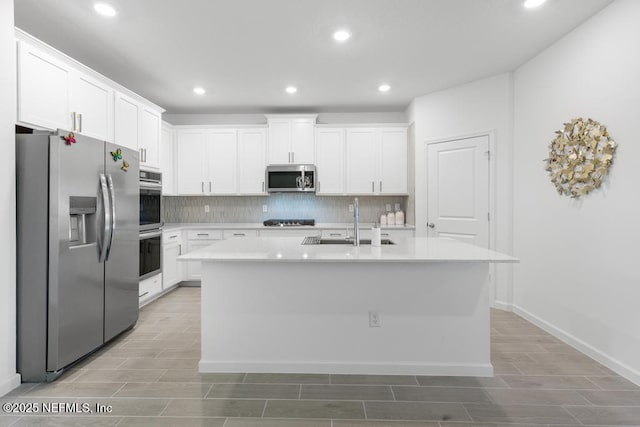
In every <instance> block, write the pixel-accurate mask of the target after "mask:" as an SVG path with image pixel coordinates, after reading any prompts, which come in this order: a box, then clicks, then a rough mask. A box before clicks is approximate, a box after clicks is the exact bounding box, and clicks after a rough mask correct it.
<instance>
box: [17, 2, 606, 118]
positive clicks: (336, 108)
mask: <svg viewBox="0 0 640 427" xmlns="http://www.w3.org/2000/svg"><path fill="white" fill-rule="evenodd" d="M103 1H105V2H107V3H109V4H111V5H112V6H114V7H115V9H116V10H117V11H118V14H117V16H115V17H113V18H105V17H102V16H100V15H98V14H97V13H95V12H94V10H93V2H92V1H87V0H16V1H15V15H16V16H15V21H16V26H18V27H19V28H22V29H23V30H25V31H27V32H28V33H30V34H32V35H34V36H36V37H37V38H39V39H41V40H43V41H44V42H46V43H48V44H50V45H52V46H54V47H56V48H57V49H59V50H61V51H63V52H64V53H66V54H68V55H69V56H71V57H73V58H75V59H77V60H78V61H80V62H82V63H84V64H86V65H88V66H89V67H91V68H93V69H95V70H96V71H98V72H100V73H102V74H104V75H105V76H107V77H109V78H111V79H113V80H115V81H117V82H118V83H120V84H122V85H123V86H126V87H128V88H129V89H131V90H133V91H134V92H137V93H138V94H140V95H142V96H144V97H145V98H147V99H149V100H151V101H153V102H155V103H156V104H158V105H160V106H162V107H164V108H165V109H166V110H167V112H169V113H178V114H179V113H269V112H272V113H273V112H293V111H295V112H305V111H309V112H373V111H385V112H393V111H404V109H405V108H406V107H407V105H408V104H409V103H410V102H411V100H412V99H413V98H414V97H416V96H419V95H424V94H427V93H430V92H434V91H437V90H441V89H445V88H448V87H451V86H455V85H459V84H462V83H465V82H469V81H473V80H476V79H479V78H483V77H488V76H491V75H494V74H499V73H502V72H506V71H510V70H513V69H515V68H516V67H517V66H519V65H520V64H522V63H524V62H526V61H527V60H528V59H530V58H531V57H533V56H534V55H536V54H537V53H538V52H540V51H542V50H543V49H545V48H546V47H548V46H549V45H551V44H552V43H553V42H554V41H556V40H558V39H559V38H560V37H561V36H563V35H564V34H566V33H568V32H569V31H571V30H572V29H573V28H575V27H576V26H578V25H579V24H580V23H582V22H583V21H585V20H586V19H587V18H589V17H590V16H592V15H593V14H595V13H596V12H598V11H599V10H600V9H602V8H603V7H605V6H606V5H607V4H609V3H611V1H612V0H549V1H548V2H547V3H545V4H543V5H542V6H541V7H539V8H537V9H525V8H524V7H523V6H522V3H523V1H524V0H225V1H222V0H182V1H176V0H135V1H132V0H103ZM340 28H348V29H349V30H350V31H351V33H352V37H351V39H350V40H348V41H347V42H345V43H336V42H335V41H334V40H333V38H332V34H333V32H334V31H335V30H337V29H340ZM382 83H387V84H389V85H390V86H391V90H390V91H388V92H386V93H381V92H379V91H378V86H379V85H381V84H382ZM289 85H293V86H296V87H297V88H298V92H297V93H295V94H293V95H289V94H287V93H286V92H285V90H284V89H285V87H286V86H289ZM194 86H202V87H204V88H205V89H206V90H207V92H206V94H205V95H203V96H198V95H195V94H194V93H193V91H192V89H193V87H194Z"/></svg>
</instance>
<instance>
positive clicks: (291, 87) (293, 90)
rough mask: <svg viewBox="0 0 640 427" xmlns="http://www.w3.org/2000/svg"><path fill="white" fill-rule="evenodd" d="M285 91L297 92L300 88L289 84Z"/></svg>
mask: <svg viewBox="0 0 640 427" xmlns="http://www.w3.org/2000/svg"><path fill="white" fill-rule="evenodd" d="M285 91H286V92H287V93H290V94H294V93H296V92H297V91H298V88H296V87H294V86H288V87H287V88H286V89H285Z"/></svg>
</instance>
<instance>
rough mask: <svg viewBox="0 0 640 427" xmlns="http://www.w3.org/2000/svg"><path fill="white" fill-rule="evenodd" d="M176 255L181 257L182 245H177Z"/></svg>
mask: <svg viewBox="0 0 640 427" xmlns="http://www.w3.org/2000/svg"><path fill="white" fill-rule="evenodd" d="M178 255H182V244H178Z"/></svg>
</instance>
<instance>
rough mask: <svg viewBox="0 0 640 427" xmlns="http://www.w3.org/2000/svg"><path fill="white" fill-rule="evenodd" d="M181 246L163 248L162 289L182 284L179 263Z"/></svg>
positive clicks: (173, 245) (174, 245)
mask: <svg viewBox="0 0 640 427" xmlns="http://www.w3.org/2000/svg"><path fill="white" fill-rule="evenodd" d="M179 256H180V245H179V244H177V243H174V244H170V245H164V246H163V248H162V289H167V288H169V287H171V286H173V285H175V284H176V283H178V282H180V274H179V272H178V266H179V263H180V262H181V261H178V257H179Z"/></svg>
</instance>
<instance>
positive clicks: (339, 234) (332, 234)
mask: <svg viewBox="0 0 640 427" xmlns="http://www.w3.org/2000/svg"><path fill="white" fill-rule="evenodd" d="M341 235H342V233H329V236H331V237H340V236H341Z"/></svg>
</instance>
